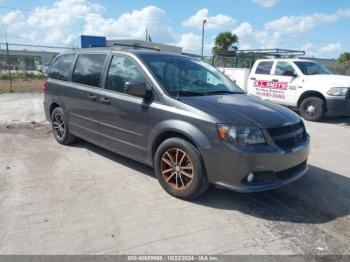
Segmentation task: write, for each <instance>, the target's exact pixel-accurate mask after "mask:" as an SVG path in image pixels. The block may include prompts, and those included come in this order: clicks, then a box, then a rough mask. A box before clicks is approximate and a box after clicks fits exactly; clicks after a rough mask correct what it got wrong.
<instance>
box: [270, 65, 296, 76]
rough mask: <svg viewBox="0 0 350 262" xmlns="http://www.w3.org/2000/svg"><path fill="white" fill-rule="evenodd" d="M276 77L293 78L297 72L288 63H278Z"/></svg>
mask: <svg viewBox="0 0 350 262" xmlns="http://www.w3.org/2000/svg"><path fill="white" fill-rule="evenodd" d="M275 75H278V76H293V75H296V72H295V70H294V68H293V66H292V65H291V64H289V63H288V62H278V63H277V65H276V69H275Z"/></svg>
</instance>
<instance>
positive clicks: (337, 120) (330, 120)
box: [321, 115, 350, 126]
mask: <svg viewBox="0 0 350 262" xmlns="http://www.w3.org/2000/svg"><path fill="white" fill-rule="evenodd" d="M321 122H322V123H327V124H341V125H346V126H350V117H345V116H344V117H334V116H328V115H326V116H324V117H323V119H322V120H321Z"/></svg>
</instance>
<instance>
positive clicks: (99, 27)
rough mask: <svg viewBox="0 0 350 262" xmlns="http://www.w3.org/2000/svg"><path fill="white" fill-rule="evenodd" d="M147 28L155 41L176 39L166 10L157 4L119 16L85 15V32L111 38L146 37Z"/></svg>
mask: <svg viewBox="0 0 350 262" xmlns="http://www.w3.org/2000/svg"><path fill="white" fill-rule="evenodd" d="M146 28H147V29H148V32H149V34H150V36H151V38H152V40H153V41H159V42H170V41H174V40H175V38H174V32H173V30H172V28H171V27H170V26H169V25H168V23H167V15H166V12H165V11H164V10H163V9H161V8H159V7H156V6H146V7H144V8H143V9H141V10H134V11H132V12H131V13H124V14H122V15H121V16H119V17H118V18H115V19H113V18H104V17H102V16H101V15H87V16H86V17H85V26H84V31H83V33H84V34H91V35H105V36H107V37H109V38H137V39H144V38H145V32H146Z"/></svg>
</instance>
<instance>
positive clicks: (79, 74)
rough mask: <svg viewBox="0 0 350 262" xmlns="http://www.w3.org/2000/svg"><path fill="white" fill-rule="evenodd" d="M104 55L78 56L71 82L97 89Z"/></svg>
mask: <svg viewBox="0 0 350 262" xmlns="http://www.w3.org/2000/svg"><path fill="white" fill-rule="evenodd" d="M105 57H106V55H103V54H84V55H79V57H78V60H77V63H76V65H75V68H74V73H73V79H72V80H73V82H76V83H80V84H85V85H89V86H96V87H98V86H99V84H100V78H101V72H102V69H103V63H104V61H105Z"/></svg>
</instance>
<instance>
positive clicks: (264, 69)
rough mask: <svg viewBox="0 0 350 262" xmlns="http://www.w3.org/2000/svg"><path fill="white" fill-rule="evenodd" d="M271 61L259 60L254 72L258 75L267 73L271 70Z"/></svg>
mask: <svg viewBox="0 0 350 262" xmlns="http://www.w3.org/2000/svg"><path fill="white" fill-rule="evenodd" d="M272 65H273V62H272V61H269V62H260V63H259V65H258V67H257V68H256V70H255V74H259V75H269V74H270V72H271V68H272Z"/></svg>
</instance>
